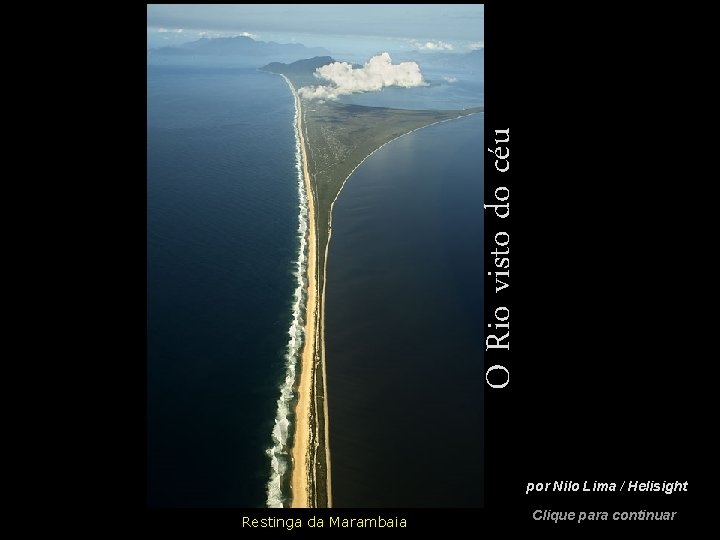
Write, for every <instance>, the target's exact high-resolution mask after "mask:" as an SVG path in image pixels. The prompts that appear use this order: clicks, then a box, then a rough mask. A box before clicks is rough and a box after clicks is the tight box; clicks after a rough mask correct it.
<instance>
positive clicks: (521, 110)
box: [52, 2, 708, 537]
mask: <svg viewBox="0 0 720 540" xmlns="http://www.w3.org/2000/svg"><path fill="white" fill-rule="evenodd" d="M144 9H145V8H144V6H141V7H140V8H139V9H138V10H137V11H135V12H133V13H132V15H130V16H129V18H130V19H131V20H132V21H131V22H129V23H128V24H129V25H130V27H132V28H136V29H137V31H138V38H139V39H138V41H139V42H140V43H142V36H141V35H139V33H140V32H142V31H143V30H142V29H143V26H144V22H143V21H142V20H137V21H136V20H135V19H136V18H137V19H142V17H143V14H144ZM121 15H122V14H117V16H118V17H120V18H122V17H121ZM655 22H656V21H654V19H653V18H652V16H651V15H649V14H648V13H642V14H630V13H627V12H626V11H625V10H624V9H623V8H620V7H618V6H612V5H602V6H592V7H583V8H582V9H581V8H580V7H579V5H577V6H575V7H572V6H571V7H563V8H559V7H549V6H547V5H545V4H542V5H539V6H538V5H533V6H528V5H508V3H506V2H492V3H486V7H485V47H486V48H485V66H486V67H485V69H486V72H485V96H486V98H485V100H486V104H485V106H486V121H485V126H486V138H485V139H486V146H491V141H492V139H493V138H494V137H493V130H494V129H504V128H508V127H509V128H510V130H511V140H510V143H509V146H510V149H511V156H510V161H511V170H510V171H509V172H508V173H506V174H505V175H503V176H502V179H503V180H504V182H503V183H500V182H499V180H498V176H497V175H494V174H491V173H490V169H489V167H490V166H491V165H492V160H491V159H490V155H489V154H487V155H486V171H487V174H486V201H487V202H490V198H491V196H492V188H494V187H495V186H497V185H506V186H508V187H509V188H510V192H511V196H510V203H511V217H510V218H508V220H504V222H503V223H502V225H501V224H500V222H499V221H498V220H497V219H495V218H494V217H491V216H487V217H486V234H487V236H486V251H488V252H489V249H488V247H489V246H491V242H492V236H490V235H491V234H493V233H494V232H495V231H498V230H505V231H508V232H509V233H510V235H511V242H510V250H511V253H510V257H511V276H510V283H511V285H510V288H509V289H508V290H506V291H503V293H501V294H503V295H504V298H505V299H504V300H503V301H502V302H500V301H499V300H496V299H495V298H496V295H495V294H494V292H491V287H488V290H487V293H486V299H487V300H486V303H487V306H486V310H487V316H488V320H489V316H490V315H491V311H490V309H491V308H494V307H496V306H497V305H506V306H508V307H510V310H511V316H510V324H511V327H510V332H511V335H510V342H511V351H509V352H507V354H503V353H497V354H495V355H493V356H492V357H491V356H490V355H488V358H487V361H488V362H490V361H491V360H492V361H493V363H495V362H494V360H498V361H500V362H502V363H503V364H504V365H506V366H507V367H508V368H509V369H510V373H511V381H510V384H509V385H508V386H507V387H506V388H504V389H502V390H492V389H487V390H486V420H485V426H486V427H485V437H486V463H485V471H486V475H487V481H486V486H485V500H486V508H485V509H484V510H460V509H458V510H443V511H440V510H437V511H434V510H398V511H396V512H394V511H387V510H384V511H382V512H381V515H383V516H387V517H392V516H395V515H397V516H398V517H405V518H406V519H407V520H408V524H409V528H408V529H407V531H408V532H417V531H421V530H427V529H428V528H438V529H440V530H445V531H451V530H455V529H457V530H464V529H467V528H468V527H469V528H471V530H474V531H475V532H480V533H482V531H484V530H486V528H487V529H498V530H502V531H509V532H512V531H514V530H516V529H518V528H530V529H531V530H537V531H547V532H551V531H556V530H557V531H560V530H568V531H571V532H574V533H577V532H578V531H581V532H582V531H583V530H589V529H591V528H593V529H597V528H603V529H604V528H606V527H607V526H608V525H610V526H613V525H614V526H615V527H614V528H617V529H625V528H633V529H640V530H641V531H642V530H648V531H649V530H651V529H652V530H657V529H658V525H660V526H662V527H664V528H668V527H670V526H672V527H677V528H686V527H691V526H692V525H693V520H694V519H695V517H696V515H695V510H694V505H695V504H696V503H697V501H698V499H699V495H700V491H701V485H702V482H704V480H703V479H702V478H700V477H698V476H695V475H694V474H693V473H692V472H691V471H692V470H694V468H693V464H694V462H696V461H697V458H696V455H695V453H696V450H697V447H696V443H695V442H694V437H693V435H694V433H693V426H694V420H695V418H696V416H697V413H698V406H697V404H696V403H695V401H694V396H695V393H694V392H693V391H692V389H693V380H695V379H697V378H698V377H700V378H701V377H702V375H700V374H699V373H698V371H697V362H698V361H699V360H702V361H707V360H708V358H707V356H706V355H705V354H704V353H702V352H701V349H700V347H701V346H700V343H701V339H700V338H695V337H693V336H696V335H697V332H698V331H699V330H698V329H697V327H696V326H695V323H694V321H695V320H696V318H697V317H698V316H699V315H698V314H697V313H696V312H695V311H694V310H693V309H692V308H691V307H690V299H691V298H693V297H694V296H695V295H697V290H696V288H694V287H693V286H692V285H688V283H687V275H686V272H687V269H686V268H684V267H683V262H682V260H680V259H679V258H678V257H679V255H678V253H677V252H678V250H688V249H691V248H689V247H688V238H687V234H686V230H685V229H684V228H683V227H684V224H683V220H682V219H681V217H680V216H678V214H677V213H676V211H675V207H676V205H675V203H674V202H673V198H674V197H675V196H677V195H678V191H679V190H678V188H677V186H678V185H681V184H682V182H683V181H684V179H685V178H687V176H688V171H687V167H686V165H687V160H685V159H683V157H684V155H685V154H682V153H678V151H677V142H678V141H677V138H676V137H675V136H676V135H677V134H678V132H679V130H678V127H679V126H678V116H679V113H678V105H679V104H678V102H677V100H676V99H675V98H676V96H675V94H674V87H672V84H673V83H672V81H673V80H674V79H675V78H676V77H677V73H675V72H673V68H674V66H676V65H677V63H676V61H677V59H676V58H675V57H674V56H673V53H672V51H670V50H669V49H670V47H665V46H664V43H663V42H662V41H661V39H662V38H663V37H664V34H662V33H661V32H659V30H658V28H659V27H658V26H657V25H656V24H655ZM136 49H137V47H135V48H133V49H132V50H133V51H134V53H133V54H132V58H129V57H130V56H131V54H130V53H129V52H128V51H129V49H128V50H123V51H120V53H121V54H120V55H119V58H120V57H122V60H120V61H119V63H118V64H117V66H116V68H115V69H116V70H125V69H127V71H124V72H123V74H125V75H126V74H127V73H132V74H133V75H132V76H131V77H136V78H137V80H136V81H135V84H133V85H132V86H131V87H125V88H128V90H127V93H126V92H125V90H121V91H120V92H118V86H119V85H118V83H119V80H118V79H117V78H116V77H115V76H114V75H112V74H110V73H108V74H106V76H107V79H103V80H105V81H106V82H105V87H106V88H108V89H109V88H110V87H111V86H112V85H114V86H113V88H112V90H113V92H112V93H113V95H116V98H113V100H112V102H111V103H109V104H110V105H112V109H111V110H106V109H104V108H103V109H102V110H106V113H105V114H106V115H108V117H109V118H110V121H112V122H113V123H114V125H115V126H117V130H116V133H115V135H114V136H112V135H111V136H110V137H111V139H110V140H105V139H104V140H102V141H101V148H102V149H104V150H100V151H99V153H98V154H97V156H96V157H97V158H98V159H99V160H100V161H101V162H102V165H103V166H104V167H105V169H108V168H109V169H112V171H113V174H118V175H119V176H121V177H122V178H123V182H124V184H123V189H121V190H117V189H109V190H108V189H107V188H106V187H103V186H102V185H97V184H95V183H93V185H95V186H96V187H97V188H99V189H100V191H99V192H97V196H96V197H95V198H94V202H95V204H99V205H100V206H102V209H103V210H102V212H100V213H101V214H104V213H105V211H106V210H107V211H108V212H109V213H111V215H112V217H111V219H109V220H108V219H107V216H104V217H105V219H106V221H111V222H112V223H108V224H107V227H106V228H103V229H102V230H101V231H100V234H99V236H100V237H101V240H100V241H98V240H88V243H90V244H92V245H94V246H98V247H103V248H108V249H107V250H103V255H102V256H101V255H98V256H97V257H94V258H93V261H92V264H91V265H90V266H88V267H85V269H84V271H83V272H81V275H80V276H79V277H80V278H81V280H82V281H85V282H88V280H92V283H93V285H92V286H91V288H92V290H91V291H90V296H92V298H91V300H90V301H91V305H92V306H93V308H89V309H87V310H83V321H84V322H83V324H84V325H89V327H90V328H91V330H90V331H88V330H87V328H88V326H84V327H83V335H85V334H87V333H91V334H93V336H94V341H92V343H93V345H92V346H89V347H88V351H87V352H88V356H89V357H90V359H89V363H88V365H89V366H92V371H91V372H92V377H90V378H89V380H85V379H83V382H82V383H81V384H80V387H81V389H80V394H81V395H82V398H80V399H77V400H76V402H75V401H73V404H74V406H73V408H72V410H71V411H68V415H67V416H72V417H73V418H74V420H75V422H74V423H73V425H75V424H76V425H77V427H78V429H77V432H72V435H71V434H70V431H69V430H70V427H69V426H70V424H71V422H68V424H67V426H66V427H67V430H66V431H65V437H66V438H67V439H74V438H76V437H77V440H79V441H81V443H80V444H79V446H80V447H81V448H80V449H78V450H77V451H75V450H73V451H72V452H68V453H69V454H72V458H73V459H72V461H70V460H68V461H67V463H65V464H63V465H62V468H63V471H62V475H63V479H62V480H59V481H58V482H63V484H62V485H61V486H59V487H60V489H59V490H58V491H59V493H58V496H56V497H53V498H52V500H53V501H56V502H55V503H54V504H58V505H63V504H68V503H69V504H71V505H73V507H75V508H77V509H78V512H77V513H76V514H73V513H68V514H66V517H69V518H70V519H74V518H75V517H77V519H78V520H79V521H82V520H84V519H86V518H88V517H89V518H90V519H91V520H96V521H97V523H98V525H99V527H100V529H101V530H104V529H106V528H110V529H112V530H125V529H127V530H128V531H139V530H142V531H147V532H150V533H165V534H167V533H174V532H184V533H192V532H197V533H202V534H203V535H204V536H210V537H215V536H218V535H221V536H232V537H237V536H244V535H246V534H256V533H262V532H265V533H270V534H273V535H281V534H286V535H296V534H308V533H310V532H311V531H310V530H308V529H307V528H306V527H305V526H303V528H302V529H296V530H293V531H285V530H284V529H264V530H262V529H255V530H249V529H247V528H246V529H242V528H241V526H240V522H241V518H242V516H243V515H250V516H252V517H261V516H267V515H273V516H276V517H287V516H288V515H294V514H290V512H289V511H287V510H284V511H280V512H278V511H270V510H203V511H201V510H180V509H178V510H148V509H147V508H146V506H145V398H144V392H145V363H144V358H145V324H146V312H145V184H144V177H145V171H144V167H145V150H146V147H145V115H144V105H143V103H144V100H145V95H144V94H145V87H144V82H145V68H144V65H143V55H144V54H145V52H144V51H143V50H136ZM128 60H132V61H128ZM101 101H103V103H102V104H103V105H106V106H107V105H109V104H108V103H105V102H104V100H101ZM138 111H141V112H138ZM106 121H107V120H106ZM86 136H87V135H86ZM88 138H92V137H89V136H88ZM483 151H484V150H483ZM113 185H118V184H113ZM94 217H101V216H93V221H94ZM103 223H105V222H104V221H103ZM87 225H88V223H87V222H84V223H83V226H84V227H87ZM98 228H100V227H98ZM95 233H98V230H95ZM105 251H108V254H107V257H105ZM488 265H489V259H486V266H488ZM95 270H97V271H98V272H97V273H96V272H95ZM106 271H109V273H108V272H106ZM90 274H93V276H91V275H90ZM98 274H101V275H102V277H99V278H98V277H97V275H98ZM481 278H483V279H487V278H486V276H478V279H481ZM487 283H488V285H491V284H490V282H489V281H488V282H487ZM99 291H105V292H103V294H102V297H101V298H100V294H99ZM108 307H109V309H108ZM95 308H97V309H98V310H100V309H103V308H104V310H103V311H102V313H103V315H102V316H99V315H98V313H100V311H96V310H95ZM88 319H90V320H88ZM487 365H488V366H489V365H491V364H489V363H488V364H487ZM85 377H87V373H86V374H85ZM555 480H572V481H577V482H580V483H582V482H583V481H588V482H592V481H595V480H597V481H603V482H617V483H618V485H619V484H620V483H621V482H622V481H623V480H626V481H631V480H640V481H661V482H662V481H665V480H680V481H688V482H689V493H687V494H685V493H678V494H673V495H670V496H668V495H664V494H658V493H652V494H646V495H641V494H632V495H630V494H625V493H621V494H619V493H610V494H600V495H592V494H587V493H572V494H569V495H565V496H563V495H560V494H556V493H551V494H549V495H543V494H531V495H525V487H526V485H527V483H528V482H552V481H555ZM65 486H67V489H65ZM54 488H58V486H57V485H55V486H54ZM535 509H549V510H553V511H575V512H579V511H587V512H589V511H607V512H610V513H611V514H612V512H614V511H624V510H628V511H633V510H643V509H644V510H653V509H654V510H667V511H677V512H678V515H677V516H676V519H675V521H674V522H672V524H671V525H668V524H667V522H661V523H660V524H658V523H650V522H637V523H628V522H624V523H617V522H615V523H613V522H612V521H608V522H607V524H603V523H589V522H585V523H583V524H580V525H578V524H577V523H559V524H555V523H552V522H535V521H533V520H532V518H531V514H532V512H533V511H534V510H535ZM296 513H297V515H298V516H301V517H303V518H306V517H309V516H310V515H317V516H321V515H325V516H327V515H339V516H347V517H349V516H353V517H361V516H368V517H375V516H376V515H377V512H372V511H362V512H360V511H352V510H344V511H340V510H338V511H335V510H332V511H322V510H318V511H312V510H308V511H297V512H296ZM336 531H337V529H328V528H325V529H324V531H323V532H333V533H334V532H336ZM368 532H370V533H371V534H372V531H368ZM313 534H317V532H314V533H313Z"/></svg>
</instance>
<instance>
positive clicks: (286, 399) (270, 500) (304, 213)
mask: <svg viewBox="0 0 720 540" xmlns="http://www.w3.org/2000/svg"><path fill="white" fill-rule="evenodd" d="M283 78H284V77H283ZM285 81H286V82H287V83H288V85H290V82H289V81H288V80H287V79H285ZM290 89H291V90H292V86H291V87H290ZM293 95H294V92H293ZM298 114H299V111H298V108H297V103H296V104H295V117H294V122H293V128H294V131H295V168H296V169H297V178H298V195H299V197H298V199H299V205H298V208H299V216H298V244H299V246H298V258H297V261H296V263H295V270H294V272H293V275H294V276H295V279H296V285H295V292H294V294H293V304H292V322H291V323H290V329H289V330H288V336H289V338H288V344H287V350H286V353H285V380H284V381H283V383H282V384H281V385H280V397H279V398H278V400H277V413H276V415H275V425H274V426H273V430H272V435H271V437H272V447H270V448H268V449H267V450H266V453H267V455H268V456H269V457H270V480H269V481H268V484H267V506H268V507H269V508H282V507H283V506H285V504H286V503H287V502H289V496H288V495H286V494H284V493H283V484H284V483H286V474H287V473H288V472H289V470H290V463H291V459H290V452H289V448H288V437H289V435H290V432H291V429H290V425H291V420H290V418H291V415H292V404H293V400H294V398H295V394H294V392H293V387H294V386H295V376H296V369H297V365H298V357H299V355H300V354H301V352H302V344H303V338H304V336H303V322H304V321H303V308H304V306H305V299H306V296H307V290H306V283H305V273H306V270H307V234H308V206H307V203H308V200H307V193H306V192H305V182H304V178H303V170H302V154H301V149H300V136H299V133H298Z"/></svg>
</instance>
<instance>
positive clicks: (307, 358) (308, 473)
mask: <svg viewBox="0 0 720 540" xmlns="http://www.w3.org/2000/svg"><path fill="white" fill-rule="evenodd" d="M291 88H292V85H291ZM293 95H294V96H295V105H296V111H297V127H298V132H299V137H300V152H301V156H302V167H303V177H304V179H305V190H306V193H307V195H308V258H307V279H308V290H307V305H306V311H305V328H304V331H305V340H304V344H303V351H302V359H301V365H300V381H299V384H298V390H297V392H298V401H297V405H296V407H295V434H294V438H293V448H292V461H293V468H292V476H291V487H292V499H291V504H290V505H291V507H293V508H308V507H310V506H312V505H311V501H310V479H311V477H312V475H313V468H314V467H313V466H312V464H311V463H310V452H309V451H310V447H309V444H310V438H311V434H312V430H313V426H312V425H311V420H312V418H311V414H312V407H311V404H312V399H311V398H312V395H313V386H314V373H313V365H314V363H315V362H314V361H315V350H316V341H317V336H318V310H317V308H318V287H317V235H316V229H315V226H316V216H315V203H314V200H313V195H312V194H313V191H312V186H311V184H310V173H309V172H308V167H307V155H306V149H305V138H304V135H303V127H302V110H301V108H300V98H299V96H298V94H297V92H296V91H295V90H294V89H293Z"/></svg>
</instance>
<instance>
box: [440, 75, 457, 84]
mask: <svg viewBox="0 0 720 540" xmlns="http://www.w3.org/2000/svg"><path fill="white" fill-rule="evenodd" d="M443 79H445V80H446V81H447V82H449V83H451V84H452V83H454V82H457V80H458V79H457V77H448V76H447V75H443Z"/></svg>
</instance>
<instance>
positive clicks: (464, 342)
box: [145, 4, 486, 513]
mask: <svg viewBox="0 0 720 540" xmlns="http://www.w3.org/2000/svg"><path fill="white" fill-rule="evenodd" d="M484 26H485V21H484V6H483V5H482V4H428V5H423V4H417V5H403V4H387V5H371V4H327V5H324V4H265V5H263V4H257V5H253V4H238V5H233V4H224V5H219V4H218V5H200V4H197V5H194V4H177V5H174V4H157V5H154V4H148V5H147V357H146V376H147V379H146V390H147V399H146V405H147V409H146V418H147V424H146V464H147V475H146V486H145V488H146V496H145V500H146V503H147V506H148V507H153V508H157V507H163V508H264V507H270V508H283V507H284V508H328V507H330V508H441V507H445V508H482V507H483V506H484V500H485V496H484V483H485V482H484V478H485V465H484V461H485V460H484V445H485V438H484V408H483V402H484V386H485V384H486V383H485V369H484V350H485V343H484V331H485V321H484V315H483V312H484V298H483V288H484V275H485V272H484V266H483V191H484V172H483V170H484V160H485V157H484V154H485V152H486V149H485V145H484V130H485V126H484V116H485V114H484V112H485V111H484V86H485V85H484V83H485V79H484V71H485V70H484V65H485V62H484V52H485V43H484ZM279 512H284V513H286V511H279ZM288 512H289V511H288Z"/></svg>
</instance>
